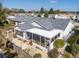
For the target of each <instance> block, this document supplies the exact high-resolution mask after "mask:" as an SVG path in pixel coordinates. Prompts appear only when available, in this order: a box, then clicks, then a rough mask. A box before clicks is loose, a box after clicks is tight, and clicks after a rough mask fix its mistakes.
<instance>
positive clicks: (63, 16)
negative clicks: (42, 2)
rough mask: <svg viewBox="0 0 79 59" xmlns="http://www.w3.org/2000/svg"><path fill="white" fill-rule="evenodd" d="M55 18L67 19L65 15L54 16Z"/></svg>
mask: <svg viewBox="0 0 79 59" xmlns="http://www.w3.org/2000/svg"><path fill="white" fill-rule="evenodd" d="M55 18H57V19H69V17H68V16H67V15H65V14H56V15H55Z"/></svg>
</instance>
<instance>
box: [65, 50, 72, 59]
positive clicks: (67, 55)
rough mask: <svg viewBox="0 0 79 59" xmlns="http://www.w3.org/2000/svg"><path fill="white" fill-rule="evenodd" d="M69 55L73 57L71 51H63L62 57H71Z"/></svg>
mask: <svg viewBox="0 0 79 59" xmlns="http://www.w3.org/2000/svg"><path fill="white" fill-rule="evenodd" d="M71 57H73V56H72V54H71V53H69V52H66V51H65V52H64V58H71Z"/></svg>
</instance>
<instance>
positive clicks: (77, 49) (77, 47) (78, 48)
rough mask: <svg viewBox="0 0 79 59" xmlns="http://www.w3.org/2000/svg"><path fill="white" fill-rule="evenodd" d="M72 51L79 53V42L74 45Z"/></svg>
mask: <svg viewBox="0 0 79 59" xmlns="http://www.w3.org/2000/svg"><path fill="white" fill-rule="evenodd" d="M72 53H73V54H74V55H75V54H78V53H79V45H77V44H73V45H72Z"/></svg>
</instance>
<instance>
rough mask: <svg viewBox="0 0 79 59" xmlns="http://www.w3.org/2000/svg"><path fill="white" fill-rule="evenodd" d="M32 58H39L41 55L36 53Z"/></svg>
mask: <svg viewBox="0 0 79 59" xmlns="http://www.w3.org/2000/svg"><path fill="white" fill-rule="evenodd" d="M33 57H34V58H41V54H40V53H37V54H35V55H34V56H33Z"/></svg>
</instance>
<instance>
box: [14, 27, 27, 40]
mask: <svg viewBox="0 0 79 59" xmlns="http://www.w3.org/2000/svg"><path fill="white" fill-rule="evenodd" d="M16 30H18V31H22V30H21V29H20V28H19V27H16V28H14V31H16ZM22 32H23V31H22ZM25 35H26V33H25V32H23V37H21V36H19V35H17V34H16V36H17V37H18V38H21V39H24V40H25V39H26V36H25Z"/></svg>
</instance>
